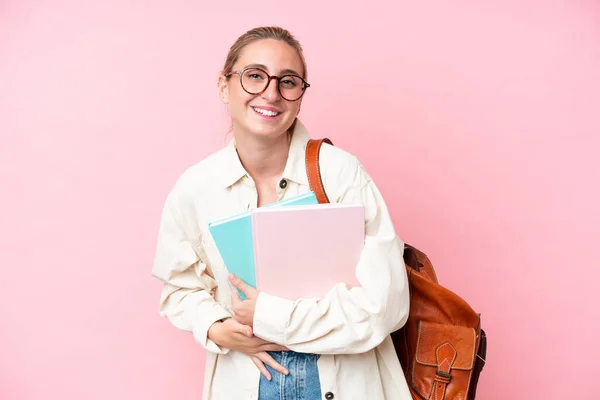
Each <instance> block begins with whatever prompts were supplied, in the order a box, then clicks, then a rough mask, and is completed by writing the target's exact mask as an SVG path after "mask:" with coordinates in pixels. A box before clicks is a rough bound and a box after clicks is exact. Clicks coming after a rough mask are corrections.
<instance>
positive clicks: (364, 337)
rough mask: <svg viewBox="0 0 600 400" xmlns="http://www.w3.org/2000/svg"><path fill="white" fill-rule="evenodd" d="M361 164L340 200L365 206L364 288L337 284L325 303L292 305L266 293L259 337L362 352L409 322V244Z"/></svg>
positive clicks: (257, 317)
mask: <svg viewBox="0 0 600 400" xmlns="http://www.w3.org/2000/svg"><path fill="white" fill-rule="evenodd" d="M356 162H357V167H356V171H355V174H354V175H353V176H352V177H351V179H350V181H352V182H353V185H352V186H351V187H348V186H344V185H341V191H342V193H341V195H340V196H338V197H339V201H351V202H356V201H358V202H362V203H363V204H364V205H365V212H366V225H365V230H366V232H365V233H366V235H365V246H364V250H363V252H362V254H361V258H360V260H359V263H358V265H357V267H356V275H357V279H358V281H359V283H360V287H355V288H352V289H347V288H346V287H345V285H343V284H338V285H336V286H335V287H333V288H332V289H331V290H330V291H329V292H328V293H327V294H326V295H325V297H323V298H322V299H320V300H313V299H299V300H296V301H292V300H288V299H283V298H279V297H275V296H271V295H269V294H267V293H262V292H261V293H259V294H258V298H257V302H256V309H255V312H254V320H253V325H254V333H255V335H257V336H259V337H262V338H263V339H265V340H268V341H270V342H273V343H278V344H281V345H283V346H286V347H287V348H289V349H290V350H293V351H298V352H310V353H319V354H344V353H362V352H365V351H368V350H370V349H372V348H374V347H376V346H377V345H379V344H380V343H381V342H382V341H383V340H384V339H385V338H386V337H387V336H388V335H389V334H390V333H391V332H393V331H395V330H397V329H399V328H400V327H402V326H403V325H404V323H405V322H406V320H407V318H408V312H409V291H408V280H407V277H406V269H405V266H404V260H403V257H402V256H403V249H404V246H403V243H402V241H401V240H400V239H399V238H398V237H397V236H396V233H395V231H394V227H393V225H392V221H391V218H390V216H389V214H388V211H387V207H386V205H385V203H384V200H383V198H382V196H381V194H380V193H379V190H378V189H377V187H376V186H375V184H374V183H373V182H372V181H371V179H370V178H369V177H368V176H367V174H366V172H365V171H364V170H363V168H362V166H361V165H360V164H359V163H358V161H356ZM357 183H358V184H357Z"/></svg>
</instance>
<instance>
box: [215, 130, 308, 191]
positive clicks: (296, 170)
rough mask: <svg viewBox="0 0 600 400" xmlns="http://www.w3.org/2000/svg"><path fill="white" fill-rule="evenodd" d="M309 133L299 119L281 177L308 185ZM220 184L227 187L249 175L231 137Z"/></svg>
mask: <svg viewBox="0 0 600 400" xmlns="http://www.w3.org/2000/svg"><path fill="white" fill-rule="evenodd" d="M309 139H310V135H309V133H308V131H307V130H306V128H305V127H304V125H303V124H302V123H301V122H300V120H299V119H296V126H295V127H294V132H293V133H292V140H291V143H290V148H289V150H288V159H287V162H286V165H285V169H284V170H283V175H282V177H281V178H282V179H286V180H290V181H293V182H296V183H298V184H301V185H308V177H307V176H306V166H305V151H306V144H307V143H308V140H309ZM221 176H222V184H223V186H224V187H229V186H232V185H234V184H235V183H237V182H238V181H239V180H240V179H242V178H243V177H244V176H248V177H249V176H250V175H249V174H248V172H247V171H246V169H245V168H244V166H243V165H242V162H241V161H240V158H239V156H238V154H237V149H236V145H235V138H234V139H231V140H230V142H229V143H228V144H227V147H226V148H225V165H224V166H223V174H222V175H221Z"/></svg>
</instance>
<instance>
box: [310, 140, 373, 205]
mask: <svg viewBox="0 0 600 400" xmlns="http://www.w3.org/2000/svg"><path fill="white" fill-rule="evenodd" d="M319 159H320V162H319V164H320V169H321V178H322V180H323V185H324V186H325V190H326V191H327V192H328V193H329V194H331V195H330V196H329V197H330V200H331V201H336V202H340V201H345V200H348V199H352V198H355V197H356V196H359V197H360V193H361V192H362V191H363V189H364V188H365V187H366V186H368V185H369V184H370V183H371V182H372V181H371V177H370V176H369V174H368V173H367V171H366V169H365V168H364V166H363V164H362V163H361V162H360V160H359V159H358V157H357V156H356V155H354V154H352V153H350V152H349V151H347V150H345V149H343V148H341V147H338V146H335V143H334V145H333V146H332V145H329V144H326V143H323V145H322V146H321V152H320V156H319Z"/></svg>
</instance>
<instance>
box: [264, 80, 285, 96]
mask: <svg viewBox="0 0 600 400" xmlns="http://www.w3.org/2000/svg"><path fill="white" fill-rule="evenodd" d="M278 85H279V81H278V80H277V79H276V78H275V77H271V79H269V84H268V85H267V88H266V89H265V90H264V91H263V92H262V95H261V96H262V98H263V99H265V100H268V101H277V100H279V99H280V98H281V95H280V94H279V88H278Z"/></svg>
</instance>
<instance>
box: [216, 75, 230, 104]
mask: <svg viewBox="0 0 600 400" xmlns="http://www.w3.org/2000/svg"><path fill="white" fill-rule="evenodd" d="M217 89H218V92H219V98H220V99H221V101H222V102H223V103H225V104H229V82H228V81H227V78H225V76H223V75H221V76H219V81H218V82H217Z"/></svg>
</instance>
